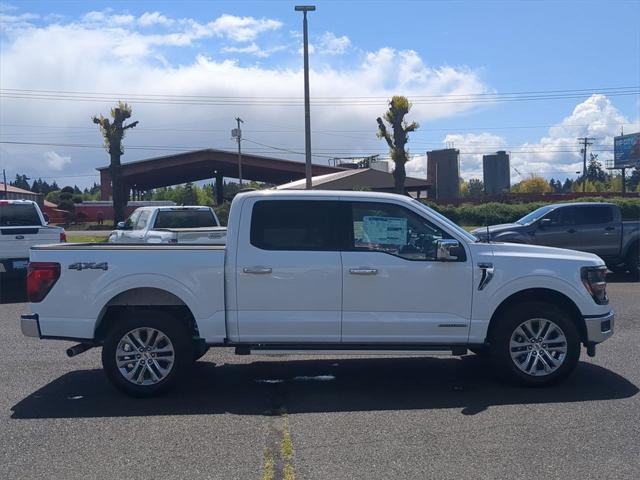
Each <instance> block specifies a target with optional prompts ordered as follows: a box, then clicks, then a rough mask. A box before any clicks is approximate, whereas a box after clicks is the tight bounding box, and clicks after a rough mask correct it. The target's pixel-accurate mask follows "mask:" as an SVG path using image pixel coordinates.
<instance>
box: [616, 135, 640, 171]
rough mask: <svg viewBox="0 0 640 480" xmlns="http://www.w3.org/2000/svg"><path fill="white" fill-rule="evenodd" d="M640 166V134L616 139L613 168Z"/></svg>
mask: <svg viewBox="0 0 640 480" xmlns="http://www.w3.org/2000/svg"><path fill="white" fill-rule="evenodd" d="M636 165H640V133H631V134H629V135H622V136H620V137H614V139H613V168H626V167H634V166H636Z"/></svg>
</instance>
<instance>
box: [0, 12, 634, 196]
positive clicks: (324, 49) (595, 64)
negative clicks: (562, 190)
mask: <svg viewBox="0 0 640 480" xmlns="http://www.w3.org/2000/svg"><path fill="white" fill-rule="evenodd" d="M314 4H315V5H316V6H317V10H316V11H315V12H311V13H309V16H308V19H309V36H310V51H311V54H310V65H311V74H310V83H311V87H310V90H311V102H312V105H311V127H312V140H311V141H312V151H313V155H314V157H313V161H314V163H324V164H326V163H328V162H330V161H331V158H334V157H347V156H359V155H371V154H380V155H381V156H382V157H384V156H385V155H387V154H388V151H387V148H386V144H385V143H384V141H382V140H379V139H377V138H376V121H375V119H376V117H378V116H380V115H382V114H383V113H384V111H385V109H386V106H387V102H388V99H389V98H390V97H391V96H392V95H396V94H397V95H406V96H407V97H408V98H409V99H410V101H411V102H412V104H413V107H412V110H411V112H410V113H409V115H408V116H407V120H409V121H417V122H418V123H419V124H420V128H419V129H418V131H417V132H415V133H413V134H411V135H410V141H409V144H408V148H409V151H410V154H411V161H410V162H409V164H408V165H407V171H408V174H409V175H411V176H415V177H422V178H424V177H425V176H426V152H427V151H428V150H433V149H439V148H445V147H446V146H454V147H455V148H458V149H459V150H460V152H461V156H460V160H461V175H462V176H463V177H464V178H466V179H469V178H481V177H482V168H481V165H482V154H487V153H493V152H495V151H497V150H507V151H509V152H510V153H511V165H512V167H513V168H512V172H511V173H512V181H514V182H517V181H519V180H521V179H523V178H526V177H527V176H529V175H531V174H536V175H543V176H545V177H546V178H552V177H555V178H562V179H564V178H566V177H575V176H576V172H577V171H579V170H580V169H581V165H582V160H581V154H580V153H579V150H580V147H579V146H578V144H577V138H578V137H583V136H588V137H593V138H594V141H593V146H592V149H593V152H594V153H597V154H598V156H599V159H600V160H602V161H603V162H606V161H607V160H608V159H610V158H611V157H612V154H613V152H612V150H613V147H612V145H613V137H614V136H615V135H618V134H620V132H621V131H622V130H623V129H624V132H625V133H631V132H634V131H640V22H638V18H640V1H634V0H628V1H616V0H608V1H588V0H585V1H580V2H577V1H544V0H541V1H514V0H512V1H506V0H505V1H498V0H494V1H423V2H419V1H395V2H390V1H350V2H344V1H343V2H338V1H316V2H315V3H314ZM294 5H295V2H289V1H261V2H255V1H254V2H248V1H232V2H226V1H215V2H209V1H191V2H190V1H181V2H168V1H139V2H129V1H127V2H124V1H110V2H102V1H95V2H86V1H82V2H81V1H56V2H40V1H21V2H16V1H4V0H2V3H0V168H4V169H6V172H7V177H8V178H9V179H11V178H14V177H15V174H16V173H26V174H27V175H28V176H29V177H31V178H32V179H35V178H38V177H41V178H43V179H45V180H47V181H52V180H53V179H55V180H56V181H57V182H58V184H61V185H62V184H77V185H79V186H87V185H90V184H92V183H93V182H94V181H98V179H99V177H98V176H97V172H96V171H95V168H96V167H98V166H103V165H106V164H107V163H108V155H107V153H106V151H105V150H104V148H102V146H101V145H102V139H101V137H100V134H99V131H98V129H97V126H96V125H93V124H92V123H91V118H92V116H93V115H96V114H100V113H103V114H107V113H108V112H109V109H110V108H111V107H112V106H113V105H114V104H115V103H116V101H117V100H123V101H127V102H128V103H129V104H130V105H132V107H133V120H137V121H139V122H140V123H139V125H138V126H137V127H136V128H134V129H131V130H129V131H128V133H127V138H126V139H125V155H124V156H123V157H122V161H123V162H128V161H134V160H139V159H143V158H149V157H154V156H160V155H167V154H172V153H176V152H179V151H187V150H194V149H200V148H219V149H229V150H233V149H235V144H234V140H233V139H232V138H231V135H230V130H231V129H232V128H234V127H235V120H234V119H235V118H236V117H238V116H239V117H241V118H242V119H243V120H244V124H243V137H244V139H245V140H244V141H243V150H244V151H246V152H251V153H257V154H261V155H267V156H274V157H279V158H286V159H294V160H299V161H304V110H303V105H302V98H303V75H302V53H301V46H302V34H301V30H302V15H301V13H299V12H295V11H294V8H293V7H294Z"/></svg>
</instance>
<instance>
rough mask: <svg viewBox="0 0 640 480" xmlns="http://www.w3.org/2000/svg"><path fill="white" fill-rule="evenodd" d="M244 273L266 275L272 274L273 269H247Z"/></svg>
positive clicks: (244, 269)
mask: <svg viewBox="0 0 640 480" xmlns="http://www.w3.org/2000/svg"><path fill="white" fill-rule="evenodd" d="M242 271H243V272H244V273H254V274H265V273H271V267H245V268H243V269H242Z"/></svg>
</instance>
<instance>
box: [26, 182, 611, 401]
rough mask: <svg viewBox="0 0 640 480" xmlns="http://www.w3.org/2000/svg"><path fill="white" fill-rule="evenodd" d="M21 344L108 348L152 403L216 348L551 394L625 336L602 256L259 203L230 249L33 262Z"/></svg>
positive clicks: (370, 204) (44, 257) (327, 204)
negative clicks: (448, 369)
mask: <svg viewBox="0 0 640 480" xmlns="http://www.w3.org/2000/svg"><path fill="white" fill-rule="evenodd" d="M27 286H28V294H29V300H30V302H31V303H30V309H31V312H32V313H30V314H27V315H23V316H22V320H21V326H22V331H23V333H24V334H25V335H27V336H32V337H39V338H42V339H67V340H77V341H79V342H81V343H79V344H78V345H76V346H74V347H71V348H70V349H69V350H68V351H67V353H68V354H69V355H70V356H73V355H76V354H79V353H81V352H83V351H84V350H87V349H89V348H92V347H97V346H101V347H102V363H103V367H104V370H105V372H106V374H107V376H108V378H109V379H110V380H111V381H112V382H113V384H115V386H117V387H118V388H120V389H122V390H123V391H125V392H127V393H129V394H131V395H136V396H150V395H153V394H156V393H158V392H160V391H162V390H165V389H166V388H168V387H169V386H171V385H173V384H174V383H175V382H176V381H177V380H178V379H179V378H180V376H181V374H182V373H183V371H184V369H185V368H187V367H188V366H189V365H190V364H191V363H192V362H193V360H194V359H197V358H198V357H199V356H201V355H202V354H203V353H204V352H205V351H206V349H207V348H208V347H223V346H224V347H229V346H233V347H236V353H238V354H250V353H252V352H253V353H256V352H260V353H265V352H272V353H273V352H277V353H286V352H291V353H300V352H305V353H319V352H323V353H327V352H336V353H337V352H340V353H344V352H367V353H381V352H387V353H388V352H392V353H393V354H400V353H412V354H415V353H416V352H443V351H444V352H451V353H453V354H454V355H463V354H466V353H467V350H468V349H470V350H472V351H475V352H477V353H480V354H487V355H489V356H490V357H491V358H492V360H493V361H494V362H495V365H496V366H497V367H498V368H499V369H500V370H501V371H502V372H504V373H505V374H506V375H507V376H508V377H510V378H511V379H515V380H517V381H520V382H522V383H524V384H529V385H544V384H549V383H552V382H555V381H558V380H560V379H563V378H564V377H566V376H567V375H568V374H569V373H570V372H571V371H572V370H573V369H574V368H575V366H576V364H577V362H578V358H579V356H580V351H581V344H584V345H585V346H586V347H587V353H588V354H589V355H591V356H593V355H594V354H595V345H596V344H597V343H600V342H602V341H604V340H606V339H607V338H608V337H610V336H611V335H612V333H613V328H614V313H613V311H612V310H611V307H610V306H609V305H608V303H609V301H608V298H607V294H606V284H605V265H604V262H603V261H602V260H601V259H600V258H599V257H597V256H596V255H593V254H589V253H582V252H577V251H572V250H562V249H557V248H550V247H541V246H534V245H518V244H509V243H481V242H479V241H478V239H477V238H476V237H474V236H473V235H471V234H469V233H467V232H466V231H465V230H463V229H462V228H460V227H458V226H456V225H455V224H454V223H452V222H451V221H449V220H448V219H446V218H445V217H443V216H442V215H439V214H438V213H436V212H434V211H433V210H431V209H429V208H428V207H426V206H424V205H423V204H421V203H419V202H418V201H416V200H412V199H410V198H408V197H402V196H398V195H393V194H380V193H371V192H320V191H313V192H278V191H263V192H248V193H243V194H240V195H238V196H236V197H235V199H234V201H233V203H232V206H231V212H230V217H229V226H228V235H227V244H226V247H221V246H210V245H179V244H178V245H148V244H147V245H109V244H102V245H100V244H83V245H79V244H67V245H51V246H38V247H33V248H32V249H31V263H30V264H29V275H28V279H27Z"/></svg>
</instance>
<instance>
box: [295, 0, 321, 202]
mask: <svg viewBox="0 0 640 480" xmlns="http://www.w3.org/2000/svg"><path fill="white" fill-rule="evenodd" d="M315 9H316V7H315V6H313V5H297V6H296V7H295V11H296V12H302V14H303V20H302V32H303V38H304V157H305V167H304V172H305V177H306V180H307V182H306V188H307V190H311V187H312V185H311V108H310V106H309V32H308V28H307V12H313V11H315Z"/></svg>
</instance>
